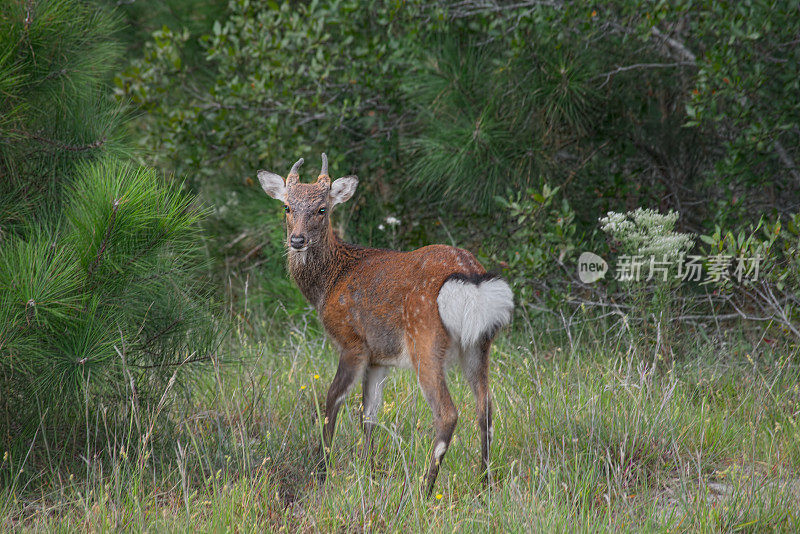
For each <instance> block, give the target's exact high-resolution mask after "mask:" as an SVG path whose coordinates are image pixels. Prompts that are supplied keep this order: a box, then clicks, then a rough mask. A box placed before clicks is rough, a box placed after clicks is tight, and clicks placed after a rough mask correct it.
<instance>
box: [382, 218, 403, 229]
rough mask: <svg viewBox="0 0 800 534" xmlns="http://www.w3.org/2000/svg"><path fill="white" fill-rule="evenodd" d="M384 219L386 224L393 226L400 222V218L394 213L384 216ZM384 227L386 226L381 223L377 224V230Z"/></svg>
mask: <svg viewBox="0 0 800 534" xmlns="http://www.w3.org/2000/svg"><path fill="white" fill-rule="evenodd" d="M384 221H385V222H386V224H388V225H389V226H391V227H395V226H398V225H399V224H400V219H398V218H397V217H395V216H394V215H389V216H388V217H386V219H384ZM385 229H386V227H385V226H384V225H383V224H379V225H378V230H381V231H383V230H385Z"/></svg>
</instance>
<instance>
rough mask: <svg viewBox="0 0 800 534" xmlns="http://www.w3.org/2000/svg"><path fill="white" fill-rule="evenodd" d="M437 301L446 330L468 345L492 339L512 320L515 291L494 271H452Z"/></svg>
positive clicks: (464, 345)
mask: <svg viewBox="0 0 800 534" xmlns="http://www.w3.org/2000/svg"><path fill="white" fill-rule="evenodd" d="M436 303H437V304H438V305H439V316H440V317H441V318H442V323H444V326H445V328H446V329H447V331H448V332H449V333H450V335H451V336H453V337H454V338H455V339H458V340H459V341H460V343H461V346H462V347H463V348H469V347H472V346H475V345H476V344H478V343H479V342H481V341H482V340H483V339H487V338H488V339H492V338H493V337H494V336H495V334H497V331H498V330H499V329H500V328H501V327H503V326H505V325H507V324H508V323H509V322H510V321H511V312H512V311H513V310H514V294H513V293H512V292H511V288H510V287H509V285H508V283H507V282H506V281H505V280H503V279H502V278H500V277H498V276H497V275H493V274H489V273H483V274H477V275H465V274H462V273H455V274H452V275H450V276H449V277H448V278H447V280H445V282H444V284H443V285H442V288H441V289H440V290H439V296H438V297H437V298H436Z"/></svg>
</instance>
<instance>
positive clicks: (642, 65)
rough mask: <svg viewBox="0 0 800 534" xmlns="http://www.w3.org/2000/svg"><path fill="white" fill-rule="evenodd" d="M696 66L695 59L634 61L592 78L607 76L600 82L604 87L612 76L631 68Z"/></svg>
mask: <svg viewBox="0 0 800 534" xmlns="http://www.w3.org/2000/svg"><path fill="white" fill-rule="evenodd" d="M695 66H697V64H696V63H695V62H693V61H676V62H675V63H634V64H633V65H626V66H624V67H617V68H616V69H614V70H611V71H608V72H604V73H603V74H598V75H597V76H594V77H593V78H592V79H596V78H602V77H604V76H605V81H603V83H601V84H600V87H603V86H605V85H606V84H607V83H608V82H609V81H611V77H612V76H614V75H615V74H618V73H620V72H627V71H629V70H637V69H664V68H675V67H695Z"/></svg>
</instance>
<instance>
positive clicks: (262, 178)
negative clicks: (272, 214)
mask: <svg viewBox="0 0 800 534" xmlns="http://www.w3.org/2000/svg"><path fill="white" fill-rule="evenodd" d="M258 181H259V182H261V187H262V188H263V189H264V191H265V192H266V193H267V194H268V195H269V196H271V197H272V198H274V199H277V200H280V201H281V202H286V184H285V183H284V181H283V178H281V177H280V176H278V175H277V174H275V173H274V172H267V171H258Z"/></svg>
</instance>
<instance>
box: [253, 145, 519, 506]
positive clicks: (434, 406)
mask: <svg viewBox="0 0 800 534" xmlns="http://www.w3.org/2000/svg"><path fill="white" fill-rule="evenodd" d="M303 162H304V160H303V158H300V159H299V160H298V161H297V162H296V163H295V164H294V165H293V166H292V168H291V170H290V171H289V174H288V175H287V176H286V178H285V179H284V178H283V177H282V176H280V175H278V174H275V173H272V172H268V171H264V170H259V171H258V174H257V175H258V180H259V182H260V184H261V187H262V188H263V189H264V191H265V192H266V193H267V195H269V196H270V197H272V198H274V199H276V200H280V201H281V202H283V205H284V206H283V209H284V212H285V222H286V248H287V250H288V259H287V261H288V271H289V275H290V276H291V278H292V279H293V281H294V283H295V284H296V285H297V287H298V288H299V289H300V291H301V293H302V294H303V296H304V297H305V298H306V299H307V300H308V302H309V303H310V304H311V305H312V306H313V307H314V309H315V310H316V312H317V314H318V316H319V318H320V319H321V322H322V324H323V326H324V329H325V332H326V334H327V336H328V338H329V339H330V340H331V341H332V344H333V345H335V346H336V348H337V349H338V351H339V363H338V368H337V370H336V374H335V376H334V378H333V381H332V382H331V385H330V388H329V389H328V393H327V396H326V399H325V411H324V424H323V427H322V443H321V446H320V448H321V455H322V460H321V463H320V472H319V476H320V478H321V479H322V480H323V481H324V479H325V473H326V467H325V465H326V463H327V459H328V455H329V454H330V450H331V444H332V442H333V435H334V430H335V428H336V417H337V415H338V413H339V408H340V406H341V405H342V403H343V402H344V400H345V398H346V397H347V395H348V393H349V391H350V390H351V389H352V387H353V385H354V384H355V383H356V382H357V381H358V380H361V382H362V407H363V411H362V424H363V431H364V437H365V440H364V448H363V456H364V457H369V458H371V449H372V438H373V430H374V428H375V426H376V424H377V423H378V419H377V416H378V413H379V412H380V409H381V406H382V403H383V389H384V385H385V383H386V379H387V376H388V374H389V372H390V371H391V370H392V369H393V368H401V369H411V370H413V371H414V372H415V373H416V377H417V380H418V382H419V387H420V389H421V390H422V395H423V397H424V398H425V401H426V402H427V404H428V405H429V406H430V409H431V411H432V413H433V425H434V428H435V438H434V441H433V450H432V452H431V456H430V462H429V467H428V469H427V472H426V474H425V475H424V478H423V479H422V484H423V485H424V488H423V487H421V488H420V490H421V491H424V493H425V495H426V496H428V497H429V496H430V495H431V492H432V491H433V487H434V483H435V481H436V477H437V475H438V473H439V468H440V466H441V464H442V459H443V457H444V455H445V452H447V449H448V447H449V446H450V441H451V439H452V437H453V432H454V430H455V428H456V424H457V422H458V412H457V410H456V407H455V405H454V404H453V400H452V398H451V396H450V392H449V390H448V387H447V381H446V369H447V368H448V367H449V365H450V364H452V363H454V362H458V363H460V366H461V369H462V372H463V373H464V375H465V377H466V380H467V381H468V382H469V385H470V387H471V389H472V392H473V394H474V396H475V401H476V414H477V420H478V426H479V428H480V434H481V437H480V439H481V473H479V474H481V475H482V479H483V480H484V482H489V481H490V472H489V451H490V448H491V442H492V438H493V428H492V400H491V395H490V392H489V356H490V351H491V345H492V343H493V341H494V339H495V337H496V335H497V334H498V331H499V330H500V329H501V328H502V327H503V326H505V325H507V324H508V323H509V322H510V321H511V317H512V312H513V308H514V301H513V293H512V290H511V288H510V286H509V285H508V283H507V282H505V281H504V280H503V279H502V278H500V277H499V276H497V275H495V274H490V273H488V272H487V271H486V269H484V268H483V266H482V265H481V264H480V263H479V262H478V260H477V259H476V258H475V256H473V255H472V254H471V253H470V252H468V251H466V250H464V249H461V248H456V247H454V246H449V245H428V246H425V247H422V248H419V249H416V250H412V251H396V250H385V249H378V248H368V247H363V246H359V245H355V244H350V243H346V242H345V241H344V240H342V239H341V238H339V237H338V236H337V234H336V233H335V232H334V230H333V226H332V225H331V212H332V210H333V208H334V207H335V206H336V205H338V204H341V203H343V202H346V201H348V200H349V199H350V198H351V197H352V196H353V194H354V193H355V191H356V187H357V186H358V177H356V176H343V177H341V178H338V179H337V180H335V181H333V182H331V177H330V175H329V174H328V158H327V156H326V155H325V154H324V153H323V154H322V167H321V171H320V174H319V177H318V178H317V180H316V182H314V183H301V182H300V177H299V169H300V166H301V165H303Z"/></svg>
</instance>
